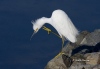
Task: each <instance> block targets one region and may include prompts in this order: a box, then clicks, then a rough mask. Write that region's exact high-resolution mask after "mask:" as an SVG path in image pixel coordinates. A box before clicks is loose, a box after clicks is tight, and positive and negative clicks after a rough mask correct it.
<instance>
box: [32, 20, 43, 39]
mask: <svg viewBox="0 0 100 69" xmlns="http://www.w3.org/2000/svg"><path fill="white" fill-rule="evenodd" d="M31 23H32V24H33V30H34V32H33V34H32V36H33V35H34V34H36V33H37V32H38V31H39V29H40V28H41V27H42V25H41V24H40V23H39V21H38V20H36V21H35V22H34V21H31ZM32 36H31V38H32Z"/></svg>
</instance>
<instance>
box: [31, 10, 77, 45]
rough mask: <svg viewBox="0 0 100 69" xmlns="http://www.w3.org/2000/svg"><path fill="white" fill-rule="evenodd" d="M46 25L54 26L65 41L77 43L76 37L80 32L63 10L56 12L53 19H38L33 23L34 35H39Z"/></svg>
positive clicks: (52, 16)
mask: <svg viewBox="0 0 100 69" xmlns="http://www.w3.org/2000/svg"><path fill="white" fill-rule="evenodd" d="M45 23H48V24H50V25H52V26H53V27H54V28H55V29H56V30H57V32H58V34H59V35H60V37H61V38H62V37H63V36H64V37H65V39H67V40H69V41H70V42H72V43H75V42H76V41H77V39H76V37H77V35H78V34H79V32H78V30H77V29H76V27H75V26H74V25H73V23H72V21H71V20H70V18H69V17H68V15H67V14H66V13H65V12H64V11H63V10H60V9H58V10H54V11H53V13H52V15H51V18H47V17H42V18H39V19H37V20H36V21H35V22H34V21H32V24H33V30H34V34H35V33H37V32H38V31H39V29H40V28H41V27H42V26H43V25H44V24H45Z"/></svg>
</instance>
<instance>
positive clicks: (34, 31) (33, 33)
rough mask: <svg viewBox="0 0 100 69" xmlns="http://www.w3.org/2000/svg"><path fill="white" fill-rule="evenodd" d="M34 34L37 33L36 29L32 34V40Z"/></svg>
mask: <svg viewBox="0 0 100 69" xmlns="http://www.w3.org/2000/svg"><path fill="white" fill-rule="evenodd" d="M34 34H36V31H34V32H33V34H32V36H31V38H30V40H31V39H32V37H33V35H34Z"/></svg>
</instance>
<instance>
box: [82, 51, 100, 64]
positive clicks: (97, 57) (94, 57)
mask: <svg viewBox="0 0 100 69" xmlns="http://www.w3.org/2000/svg"><path fill="white" fill-rule="evenodd" d="M84 57H86V60H89V61H87V62H86V64H90V65H97V64H99V61H100V52H94V53H87V54H85V55H84Z"/></svg>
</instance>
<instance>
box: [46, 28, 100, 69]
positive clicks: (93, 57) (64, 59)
mask: <svg viewBox="0 0 100 69" xmlns="http://www.w3.org/2000/svg"><path fill="white" fill-rule="evenodd" d="M63 52H64V54H62V55H59V56H58V57H56V58H53V59H52V60H50V61H49V62H48V63H47V65H46V67H45V69H100V29H97V30H95V31H94V32H91V33H90V32H87V31H83V32H81V33H80V35H79V36H78V37H77V42H76V43H74V44H73V43H70V42H68V43H67V44H66V46H64V48H63Z"/></svg>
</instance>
